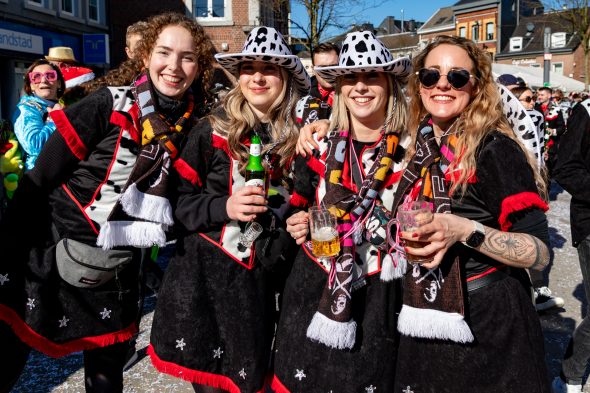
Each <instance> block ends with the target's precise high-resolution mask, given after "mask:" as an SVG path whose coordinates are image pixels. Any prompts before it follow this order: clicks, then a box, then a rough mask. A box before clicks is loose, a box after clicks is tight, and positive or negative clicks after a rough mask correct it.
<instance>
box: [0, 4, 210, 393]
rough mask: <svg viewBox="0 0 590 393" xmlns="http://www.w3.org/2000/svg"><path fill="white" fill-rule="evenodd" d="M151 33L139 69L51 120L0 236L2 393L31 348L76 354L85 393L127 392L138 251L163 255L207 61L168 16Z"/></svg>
mask: <svg viewBox="0 0 590 393" xmlns="http://www.w3.org/2000/svg"><path fill="white" fill-rule="evenodd" d="M148 26H149V28H148V30H149V34H146V36H145V37H144V40H143V41H142V45H141V51H140V52H139V55H140V58H141V59H142V60H143V63H141V64H139V63H137V62H136V63H133V64H129V66H128V67H127V66H125V67H122V68H120V69H119V72H118V73H117V75H115V73H113V74H111V75H110V77H111V76H112V78H110V77H109V78H110V79H108V80H107V83H109V84H111V85H110V86H104V87H102V88H100V89H98V90H96V91H95V92H93V93H92V94H90V95H88V96H87V97H85V98H84V99H82V100H81V101H79V102H78V103H76V104H74V105H72V106H69V107H68V108H66V109H65V110H63V111H62V110H58V111H52V112H51V114H50V115H51V117H52V119H53V120H54V122H55V125H56V132H54V133H53V134H52V135H51V137H50V138H49V140H48V141H47V143H46V144H45V146H44V148H43V151H42V152H41V154H40V155H39V158H38V161H37V162H38V165H36V166H35V168H33V169H32V170H31V171H30V172H29V173H28V174H27V175H26V176H25V177H24V178H23V179H22V181H21V183H20V184H19V188H18V189H17V192H16V193H15V195H14V200H13V201H14V204H13V205H11V208H10V209H9V211H8V214H7V217H6V219H4V220H3V222H2V226H0V233H1V234H2V236H0V238H1V242H2V243H1V245H2V247H3V248H4V249H5V252H4V253H3V257H2V263H1V264H0V276H1V277H2V284H5V283H6V282H8V283H10V284H9V285H0V321H2V322H1V323H0V330H1V331H0V345H1V346H2V351H3V353H2V357H1V358H0V369H2V373H1V377H0V391H2V392H5V391H9V390H10V388H11V386H12V385H13V384H14V382H15V380H16V379H17V378H18V376H19V374H20V372H21V371H22V368H23V367H24V364H25V362H26V359H27V356H28V353H29V351H30V348H35V349H37V350H38V351H41V352H43V353H45V354H47V355H49V356H52V357H61V356H65V355H67V354H70V353H72V352H77V351H83V352H84V373H85V386H86V391H87V392H122V391H123V366H124V365H125V362H126V356H127V353H128V350H129V342H128V341H129V340H130V338H132V337H133V336H134V335H135V334H136V333H137V330H138V326H137V325H138V324H137V322H138V320H137V319H138V318H137V315H138V313H139V309H140V307H141V301H140V300H141V298H140V294H141V292H142V284H143V283H140V281H139V280H140V278H141V277H142V274H141V268H142V264H141V260H142V254H143V253H142V250H141V249H145V248H150V247H151V246H152V245H159V246H163V245H165V244H166V238H167V232H168V228H169V227H170V226H171V225H172V224H173V223H174V219H173V216H172V202H171V200H173V198H172V197H171V194H172V192H173V190H174V189H173V187H171V182H172V181H173V180H174V174H175V173H177V172H180V173H182V172H183V170H184V167H183V166H182V164H181V163H179V160H178V152H179V150H180V148H181V146H182V144H183V141H184V139H185V135H186V134H187V132H188V131H189V130H190V129H191V128H192V126H193V124H194V123H196V120H197V118H196V113H197V111H196V110H197V108H198V107H199V106H200V104H199V103H198V102H197V101H198V99H197V97H196V96H197V94H196V93H198V91H199V89H200V88H201V86H200V83H202V82H204V81H205V80H207V75H206V73H207V70H208V69H209V68H210V63H211V61H212V55H211V43H210V42H209V40H208V39H207V38H206V35H205V33H204V31H203V29H202V28H201V27H200V26H199V25H198V24H197V23H196V22H195V21H194V20H192V19H190V18H188V17H186V16H183V15H180V14H173V13H168V14H162V15H157V16H154V17H153V18H151V19H150V20H148ZM141 65H143V69H141ZM134 71H135V72H134ZM133 74H135V75H133ZM131 77H133V80H130V79H131ZM32 222H35V223H36V225H35V226H31V223H32ZM23 233H26V234H27V236H25V237H22V234H23ZM17 243H18V244H19V247H14V244H17Z"/></svg>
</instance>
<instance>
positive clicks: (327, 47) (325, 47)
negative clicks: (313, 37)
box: [312, 42, 340, 57]
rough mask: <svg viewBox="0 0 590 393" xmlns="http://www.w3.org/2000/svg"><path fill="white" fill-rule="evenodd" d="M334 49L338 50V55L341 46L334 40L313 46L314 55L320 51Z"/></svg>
mask: <svg viewBox="0 0 590 393" xmlns="http://www.w3.org/2000/svg"><path fill="white" fill-rule="evenodd" d="M332 51H334V52H336V55H338V54H339V53H340V47H339V46H338V45H336V44H335V43H333V42H323V43H321V44H319V45H318V46H316V47H315V48H313V53H312V57H313V56H315V55H317V54H318V53H328V52H332Z"/></svg>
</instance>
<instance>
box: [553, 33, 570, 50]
mask: <svg viewBox="0 0 590 393" xmlns="http://www.w3.org/2000/svg"><path fill="white" fill-rule="evenodd" d="M565 45H566V35H565V33H563V32H560V33H553V34H551V47H552V48H565Z"/></svg>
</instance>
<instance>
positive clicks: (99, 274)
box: [55, 239, 133, 288]
mask: <svg viewBox="0 0 590 393" xmlns="http://www.w3.org/2000/svg"><path fill="white" fill-rule="evenodd" d="M55 259H56V262H57V271H58V272H59V275H60V277H61V278H62V279H63V280H64V281H65V282H67V283H68V284H70V285H73V286H75V287H78V288H96V287H98V286H101V285H103V284H105V283H107V282H108V281H110V280H111V279H112V278H113V277H115V276H116V275H117V274H118V272H120V271H121V270H123V269H124V268H125V266H126V265H128V264H129V263H130V262H131V261H132V260H133V252H132V251H130V250H103V249H102V248H98V247H93V246H89V245H88V244H84V243H81V242H79V241H76V240H72V239H61V240H60V241H59V242H58V243H57V245H56V247H55Z"/></svg>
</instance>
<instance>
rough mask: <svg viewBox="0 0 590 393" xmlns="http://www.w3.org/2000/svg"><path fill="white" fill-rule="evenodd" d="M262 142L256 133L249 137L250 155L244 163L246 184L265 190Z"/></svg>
mask: <svg viewBox="0 0 590 393" xmlns="http://www.w3.org/2000/svg"><path fill="white" fill-rule="evenodd" d="M261 153H262V144H261V143H260V137H259V136H258V135H256V134H254V135H252V138H250V156H249V157H248V164H247V165H246V174H245V177H246V185H247V186H256V187H260V188H262V189H263V190H264V191H266V190H265V185H266V171H265V170H264V166H263V165H262V154H261Z"/></svg>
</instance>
